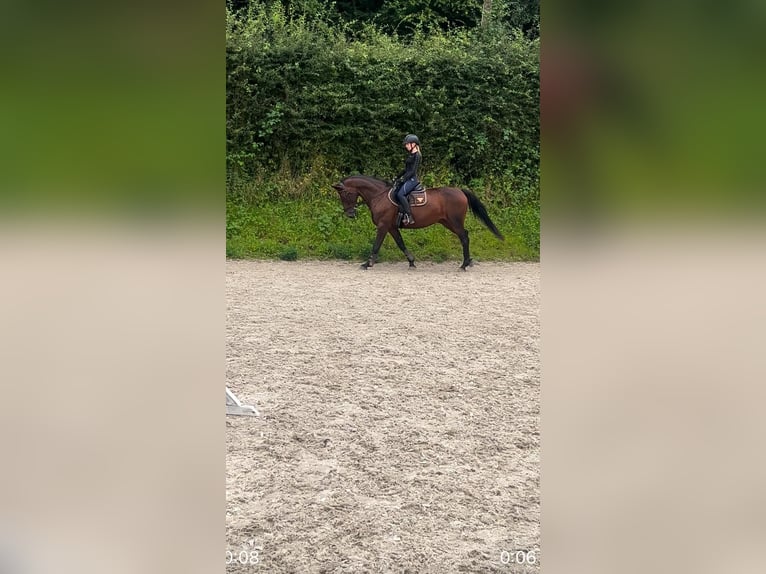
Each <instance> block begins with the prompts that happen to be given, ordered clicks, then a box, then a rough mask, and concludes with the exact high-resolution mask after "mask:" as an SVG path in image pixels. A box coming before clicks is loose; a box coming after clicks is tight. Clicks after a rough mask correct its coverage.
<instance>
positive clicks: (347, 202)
mask: <svg viewBox="0 0 766 574" xmlns="http://www.w3.org/2000/svg"><path fill="white" fill-rule="evenodd" d="M332 186H333V188H334V189H336V190H337V191H338V195H339V196H340V202H341V203H342V204H343V212H344V213H345V214H346V215H347V216H348V217H356V202H357V200H358V198H359V192H358V191H356V190H355V189H353V188H351V187H349V186H347V185H345V183H344V182H342V181H341V182H339V183H334V184H333V185H332Z"/></svg>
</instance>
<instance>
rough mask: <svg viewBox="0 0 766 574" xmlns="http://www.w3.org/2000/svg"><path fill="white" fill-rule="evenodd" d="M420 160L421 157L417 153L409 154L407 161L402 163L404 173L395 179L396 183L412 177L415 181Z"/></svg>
mask: <svg viewBox="0 0 766 574" xmlns="http://www.w3.org/2000/svg"><path fill="white" fill-rule="evenodd" d="M421 159H422V156H421V155H420V152H419V151H416V152H415V153H411V154H409V155H408V156H407V161H405V162H404V171H403V172H402V173H400V174H399V175H398V176H397V177H396V179H397V181H399V182H404V181H407V180H408V179H410V178H413V177H414V178H415V179H417V178H418V168H419V167H420V161H421Z"/></svg>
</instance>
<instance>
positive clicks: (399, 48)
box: [226, 4, 539, 205]
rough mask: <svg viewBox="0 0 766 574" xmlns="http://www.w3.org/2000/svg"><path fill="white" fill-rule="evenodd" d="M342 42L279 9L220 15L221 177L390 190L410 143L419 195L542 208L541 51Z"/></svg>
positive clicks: (528, 45)
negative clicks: (439, 190)
mask: <svg viewBox="0 0 766 574" xmlns="http://www.w3.org/2000/svg"><path fill="white" fill-rule="evenodd" d="M346 32H348V31H347V30H344V29H343V28H342V27H338V26H337V25H335V26H331V25H330V24H328V23H326V22H325V21H323V20H322V19H321V18H318V19H313V20H307V19H306V18H305V17H303V16H301V17H290V16H289V14H287V13H285V11H284V9H283V7H282V6H281V4H271V5H266V4H253V5H252V6H251V8H250V10H249V11H247V12H245V13H241V14H240V15H239V16H235V15H234V14H232V13H228V15H227V50H226V62H227V146H228V149H227V160H228V161H227V167H228V170H229V172H230V174H234V175H235V176H236V177H239V178H245V179H247V178H256V177H264V174H265V175H266V176H268V175H269V174H275V173H280V174H281V175H282V176H290V177H294V178H300V177H304V176H305V175H306V174H308V173H311V172H315V171H316V170H317V169H318V168H321V169H324V170H325V172H326V173H333V174H341V175H348V174H351V173H367V174H372V175H378V176H381V177H390V176H391V175H392V174H395V173H396V172H398V171H399V170H400V169H401V166H402V163H403V159H404V156H403V151H402V147H401V140H402V137H403V135H404V134H405V133H408V132H414V133H417V134H418V135H419V136H420V138H421V141H422V142H423V146H422V148H423V154H424V165H423V173H424V175H425V176H426V177H425V179H426V183H428V184H431V185H447V184H461V185H466V184H472V183H474V182H475V180H481V181H482V182H485V183H486V184H487V185H488V186H490V187H492V182H501V183H500V184H499V185H497V188H498V189H501V188H502V189H507V190H510V193H511V195H512V196H513V197H512V196H509V197H499V198H496V199H498V200H500V201H505V202H506V203H507V204H508V205H512V204H519V201H520V200H521V201H522V202H529V201H531V202H534V201H536V200H537V197H538V196H537V194H538V192H537V190H538V188H539V176H538V173H539V57H538V48H539V43H538V41H537V40H529V39H527V38H525V37H524V36H523V35H522V34H521V33H520V32H513V31H511V30H508V29H503V28H498V27H494V28H492V29H490V30H476V29H474V30H463V31H457V32H452V33H431V34H427V35H426V34H416V35H415V36H414V37H413V38H411V39H408V40H401V39H398V38H396V37H393V36H388V35H386V34H384V33H382V32H380V31H378V30H376V29H375V28H373V27H367V28H365V29H364V31H363V32H362V33H361V34H360V33H358V32H357V33H355V34H354V35H352V36H349V35H348V34H347V33H346ZM429 176H430V178H431V181H429V180H428V179H427V178H428V177H429ZM436 178H438V181H436V180H435V179H436Z"/></svg>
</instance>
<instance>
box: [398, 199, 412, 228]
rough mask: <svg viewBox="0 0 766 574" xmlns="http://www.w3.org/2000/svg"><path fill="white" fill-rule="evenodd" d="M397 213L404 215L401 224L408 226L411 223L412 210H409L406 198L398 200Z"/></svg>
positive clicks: (408, 202)
mask: <svg viewBox="0 0 766 574" xmlns="http://www.w3.org/2000/svg"><path fill="white" fill-rule="evenodd" d="M399 211H401V212H402V213H403V214H404V219H403V222H404V224H405V225H408V224H410V223H411V222H412V221H413V219H412V210H411V209H410V201H409V199H407V198H406V197H405V198H403V199H400V200H399Z"/></svg>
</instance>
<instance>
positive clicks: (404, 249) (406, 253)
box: [389, 227, 415, 269]
mask: <svg viewBox="0 0 766 574" xmlns="http://www.w3.org/2000/svg"><path fill="white" fill-rule="evenodd" d="M389 233H390V234H391V237H393V238H394V241H396V246H397V247H398V248H399V249H401V250H402V253H404V256H405V257H406V258H407V261H409V262H410V269H412V268H413V267H415V258H414V257H413V256H412V253H410V251H409V249H407V246H406V245H404V239H402V234H401V233H399V230H398V229H397V228H395V227H394V228H393V229H391V230H390V231H389Z"/></svg>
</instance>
